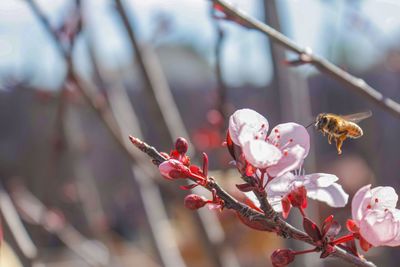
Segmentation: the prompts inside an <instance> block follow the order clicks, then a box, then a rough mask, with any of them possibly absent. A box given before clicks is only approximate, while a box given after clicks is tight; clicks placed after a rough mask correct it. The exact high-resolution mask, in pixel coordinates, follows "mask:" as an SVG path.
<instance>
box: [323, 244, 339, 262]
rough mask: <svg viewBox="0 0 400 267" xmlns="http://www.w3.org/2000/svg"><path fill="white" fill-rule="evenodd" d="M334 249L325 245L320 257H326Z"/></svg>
mask: <svg viewBox="0 0 400 267" xmlns="http://www.w3.org/2000/svg"><path fill="white" fill-rule="evenodd" d="M335 251H336V249H335V247H334V246H331V245H327V246H326V247H325V250H324V251H323V252H322V253H321V255H320V258H321V259H323V258H326V257H328V256H329V255H330V254H332V253H333V252H335Z"/></svg>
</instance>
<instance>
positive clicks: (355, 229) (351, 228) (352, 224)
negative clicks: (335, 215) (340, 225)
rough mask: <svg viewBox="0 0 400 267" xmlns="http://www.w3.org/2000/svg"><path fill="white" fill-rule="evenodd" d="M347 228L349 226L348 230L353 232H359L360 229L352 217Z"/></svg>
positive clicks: (347, 223)
mask: <svg viewBox="0 0 400 267" xmlns="http://www.w3.org/2000/svg"><path fill="white" fill-rule="evenodd" d="M346 228H347V230H349V231H350V232H352V233H358V231H359V230H360V229H359V228H358V226H357V224H356V222H355V221H353V220H350V219H349V220H347V222H346Z"/></svg>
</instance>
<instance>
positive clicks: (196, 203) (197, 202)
mask: <svg viewBox="0 0 400 267" xmlns="http://www.w3.org/2000/svg"><path fill="white" fill-rule="evenodd" d="M209 202H210V201H208V200H207V199H206V198H205V197H203V196H199V195H196V194H190V195H187V196H186V197H185V199H184V203H185V207H186V208H188V209H190V210H197V209H200V208H202V207H204V205H206V204H207V203H209Z"/></svg>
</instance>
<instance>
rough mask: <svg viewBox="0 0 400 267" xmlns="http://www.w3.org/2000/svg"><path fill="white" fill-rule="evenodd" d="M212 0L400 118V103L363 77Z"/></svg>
mask: <svg viewBox="0 0 400 267" xmlns="http://www.w3.org/2000/svg"><path fill="white" fill-rule="evenodd" d="M211 1H212V2H213V3H214V4H217V5H218V8H219V9H223V12H224V13H225V15H226V18H227V19H229V20H233V21H237V22H239V24H241V25H243V26H245V27H246V28H250V29H255V30H257V31H260V32H262V33H264V34H266V35H268V36H269V37H270V38H271V40H272V41H273V42H275V43H277V44H279V45H281V46H283V47H284V48H286V49H288V50H290V51H292V52H294V53H296V54H298V55H299V57H300V60H301V61H302V62H303V63H304V64H307V63H308V64H312V65H314V66H315V67H316V68H317V69H319V70H320V71H321V72H324V73H326V74H328V75H329V76H331V77H332V78H334V79H336V80H338V81H340V82H342V83H343V84H344V85H345V86H347V88H349V89H350V90H351V91H353V92H355V93H358V94H360V95H361V96H364V97H365V98H366V99H368V100H370V101H372V102H374V103H375V104H377V105H378V106H380V107H381V108H383V109H384V110H386V111H388V112H390V113H391V114H392V115H394V116H396V117H397V118H400V104H399V103H397V102H396V101H394V100H393V99H391V98H388V97H385V96H383V95H382V94H381V93H380V92H379V91H377V90H376V89H374V88H373V87H371V86H370V85H368V84H367V83H366V82H365V81H364V80H363V79H361V78H357V77H355V76H353V75H351V74H350V73H348V72H346V71H345V70H343V69H341V68H339V67H338V66H336V65H334V64H333V63H331V62H329V61H328V60H326V59H324V58H322V57H320V56H317V55H314V54H313V53H312V51H311V49H310V48H303V47H301V46H299V45H298V44H296V43H295V42H294V41H293V40H291V39H289V38H288V37H286V36H285V35H283V34H282V33H280V32H278V31H277V30H275V29H274V28H272V27H270V26H268V25H266V24H264V23H262V22H260V21H258V20H256V19H254V18H252V17H250V16H248V15H246V14H245V13H243V12H242V11H240V10H238V9H236V8H234V7H232V5H230V4H228V3H227V2H226V1H224V0H211Z"/></svg>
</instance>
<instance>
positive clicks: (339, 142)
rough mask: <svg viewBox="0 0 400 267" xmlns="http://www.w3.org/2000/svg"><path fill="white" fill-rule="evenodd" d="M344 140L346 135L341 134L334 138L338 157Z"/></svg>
mask: <svg viewBox="0 0 400 267" xmlns="http://www.w3.org/2000/svg"><path fill="white" fill-rule="evenodd" d="M346 138H347V135H346V134H343V135H341V136H339V137H337V138H336V149H337V152H338V154H339V155H340V154H342V145H343V141H344V140H346Z"/></svg>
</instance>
